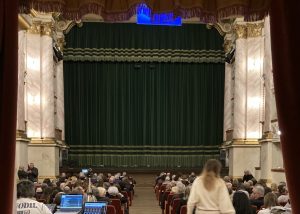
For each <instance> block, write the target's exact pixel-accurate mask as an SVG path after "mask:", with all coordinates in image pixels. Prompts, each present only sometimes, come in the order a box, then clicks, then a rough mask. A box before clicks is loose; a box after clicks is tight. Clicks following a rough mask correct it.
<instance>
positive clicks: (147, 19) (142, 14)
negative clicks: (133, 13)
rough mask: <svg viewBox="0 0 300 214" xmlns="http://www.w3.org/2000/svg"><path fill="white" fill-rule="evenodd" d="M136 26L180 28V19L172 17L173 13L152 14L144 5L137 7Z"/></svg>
mask: <svg viewBox="0 0 300 214" xmlns="http://www.w3.org/2000/svg"><path fill="white" fill-rule="evenodd" d="M137 24H142V25H167V26H181V25H182V23H181V17H174V14H173V13H159V14H152V13H151V9H150V8H149V7H147V5H146V4H141V5H139V6H138V7H137Z"/></svg>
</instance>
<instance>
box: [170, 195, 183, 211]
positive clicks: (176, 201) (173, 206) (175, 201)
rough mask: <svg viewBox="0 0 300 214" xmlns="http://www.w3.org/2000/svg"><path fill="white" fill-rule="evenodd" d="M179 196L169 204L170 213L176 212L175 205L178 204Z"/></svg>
mask: <svg viewBox="0 0 300 214" xmlns="http://www.w3.org/2000/svg"><path fill="white" fill-rule="evenodd" d="M180 201H181V199H180V198H175V199H174V200H173V201H172V204H171V214H176V210H177V207H179V206H180Z"/></svg>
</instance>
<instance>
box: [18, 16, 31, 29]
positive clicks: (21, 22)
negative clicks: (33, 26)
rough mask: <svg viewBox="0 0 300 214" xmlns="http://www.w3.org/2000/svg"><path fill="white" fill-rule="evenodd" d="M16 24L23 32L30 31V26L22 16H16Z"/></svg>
mask: <svg viewBox="0 0 300 214" xmlns="http://www.w3.org/2000/svg"><path fill="white" fill-rule="evenodd" d="M18 22H19V26H20V27H21V28H22V29H24V30H28V29H30V24H29V23H28V22H27V20H26V19H25V18H24V17H23V16H22V15H20V14H19V15H18Z"/></svg>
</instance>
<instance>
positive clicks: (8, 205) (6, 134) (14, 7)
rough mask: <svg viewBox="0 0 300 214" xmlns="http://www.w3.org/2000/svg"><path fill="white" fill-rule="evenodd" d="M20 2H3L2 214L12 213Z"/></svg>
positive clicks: (0, 33) (0, 98)
mask: <svg viewBox="0 0 300 214" xmlns="http://www.w3.org/2000/svg"><path fill="white" fill-rule="evenodd" d="M17 60H18V2H17V0H1V1H0V102H1V104H0V163H1V164H0V172H1V176H0V183H1V184H2V187H1V194H0V204H1V205H0V213H3V214H4V213H5V214H11V213H13V207H12V204H13V195H14V192H13V191H14V169H15V144H16V114H17V89H18V61H17Z"/></svg>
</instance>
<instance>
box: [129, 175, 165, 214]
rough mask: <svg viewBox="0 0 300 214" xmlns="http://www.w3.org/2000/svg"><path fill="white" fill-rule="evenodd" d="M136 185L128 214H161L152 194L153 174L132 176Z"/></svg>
mask: <svg viewBox="0 0 300 214" xmlns="http://www.w3.org/2000/svg"><path fill="white" fill-rule="evenodd" d="M132 176H133V177H134V179H135V180H136V182H137V184H136V187H135V194H134V197H133V201H132V206H130V208H129V214H161V213H162V211H161V209H160V207H159V206H158V201H157V200H156V198H155V194H154V188H153V185H154V182H155V176H156V175H155V174H132Z"/></svg>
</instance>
